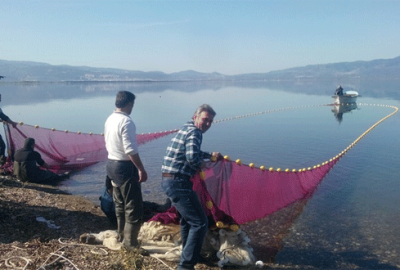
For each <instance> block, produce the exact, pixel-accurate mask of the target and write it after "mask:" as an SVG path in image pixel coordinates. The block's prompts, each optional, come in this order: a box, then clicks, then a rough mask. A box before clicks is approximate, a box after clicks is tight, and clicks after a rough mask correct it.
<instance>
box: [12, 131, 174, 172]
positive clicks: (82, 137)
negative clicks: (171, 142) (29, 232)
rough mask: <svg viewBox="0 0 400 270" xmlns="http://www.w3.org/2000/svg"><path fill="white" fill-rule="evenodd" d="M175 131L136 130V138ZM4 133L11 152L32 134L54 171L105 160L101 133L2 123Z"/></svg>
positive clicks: (143, 139)
mask: <svg viewBox="0 0 400 270" xmlns="http://www.w3.org/2000/svg"><path fill="white" fill-rule="evenodd" d="M174 132H176V130H171V131H163V132H156V133H149V134H138V135H137V137H136V140H137V143H138V144H139V145H142V144H144V143H146V142H149V141H151V140H154V139H157V138H160V137H163V136H166V135H168V134H171V133H174ZM5 133H6V137H7V141H8V144H9V145H8V146H9V150H10V152H11V153H10V154H11V155H13V153H14V152H15V151H16V150H18V149H20V148H22V147H23V145H24V142H25V139H26V138H28V137H31V138H34V139H35V142H36V145H35V150H36V151H38V152H39V153H40V154H41V156H42V158H43V160H44V161H45V162H46V163H47V164H49V165H50V168H51V171H53V172H55V173H62V172H66V171H74V170H79V169H82V168H85V167H87V166H90V165H93V164H95V163H97V162H100V161H104V160H107V150H106V148H105V142H104V136H103V135H101V134H88V133H78V132H67V131H59V130H53V129H46V128H40V127H35V126H31V125H17V127H16V128H13V127H12V126H9V125H5Z"/></svg>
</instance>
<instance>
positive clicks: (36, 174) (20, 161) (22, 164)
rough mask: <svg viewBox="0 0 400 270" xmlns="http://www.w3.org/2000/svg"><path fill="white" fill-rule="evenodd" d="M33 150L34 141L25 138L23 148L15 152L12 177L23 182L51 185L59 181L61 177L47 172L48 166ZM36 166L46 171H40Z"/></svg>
mask: <svg viewBox="0 0 400 270" xmlns="http://www.w3.org/2000/svg"><path fill="white" fill-rule="evenodd" d="M34 148H35V139H33V138H26V139H25V143H24V147H22V148H21V149H19V150H18V151H17V152H15V155H14V176H16V177H17V178H18V179H19V180H21V181H23V182H33V183H51V182H54V181H57V180H61V179H62V176H60V175H58V174H55V173H53V172H51V171H48V170H47V169H49V168H50V167H49V165H48V164H47V163H46V162H45V161H44V160H43V159H42V157H41V155H40V154H39V152H37V151H35V150H34ZM38 165H39V166H41V167H44V168H45V169H46V170H42V169H41V168H40V167H39V166H38Z"/></svg>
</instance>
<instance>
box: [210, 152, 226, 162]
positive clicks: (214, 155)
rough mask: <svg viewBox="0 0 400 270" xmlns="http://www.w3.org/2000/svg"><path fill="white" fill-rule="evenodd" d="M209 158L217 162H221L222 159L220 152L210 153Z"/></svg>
mask: <svg viewBox="0 0 400 270" xmlns="http://www.w3.org/2000/svg"><path fill="white" fill-rule="evenodd" d="M211 157H214V158H216V159H217V160H222V159H223V158H224V157H223V156H222V155H221V153H220V152H212V154H211Z"/></svg>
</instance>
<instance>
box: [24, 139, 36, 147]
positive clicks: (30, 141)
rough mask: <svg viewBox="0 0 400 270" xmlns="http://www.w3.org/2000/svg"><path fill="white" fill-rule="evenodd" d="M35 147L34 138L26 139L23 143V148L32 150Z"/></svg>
mask: <svg viewBox="0 0 400 270" xmlns="http://www.w3.org/2000/svg"><path fill="white" fill-rule="evenodd" d="M34 147H35V139H34V138H26V139H25V143H24V148H27V149H32V150H33V148H34Z"/></svg>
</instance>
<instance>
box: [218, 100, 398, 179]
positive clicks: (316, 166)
mask: <svg viewBox="0 0 400 270" xmlns="http://www.w3.org/2000/svg"><path fill="white" fill-rule="evenodd" d="M333 105H339V106H345V105H350V104H349V103H346V104H344V103H342V104H320V105H302V106H296V107H286V108H280V109H273V110H266V111H261V112H257V113H249V114H243V115H238V116H235V117H227V118H223V119H220V120H217V121H214V123H215V124H218V123H222V122H225V121H231V120H238V119H242V118H246V117H253V116H257V115H262V114H267V113H275V112H281V111H288V110H295V109H303V108H311V107H322V106H333ZM357 105H358V106H374V107H375V106H376V107H388V108H392V109H394V111H393V112H392V113H390V114H388V115H387V116H385V117H383V118H382V119H380V120H378V121H377V122H376V123H375V124H373V125H372V126H371V127H370V128H368V129H367V130H366V131H365V132H363V133H362V134H361V135H360V136H359V137H358V138H357V139H355V140H354V141H353V142H352V143H351V144H350V145H349V146H347V147H346V148H345V149H344V150H343V151H341V152H340V153H339V154H337V155H336V156H334V157H332V158H331V159H329V160H326V161H324V162H322V163H321V164H316V165H314V166H312V167H307V168H301V169H292V170H290V169H289V168H286V169H285V170H284V172H289V171H291V172H296V171H297V172H302V171H306V170H308V171H309V170H311V169H315V168H319V167H320V166H323V165H325V164H328V163H329V162H331V161H333V160H336V159H338V158H340V157H341V156H343V155H344V154H345V153H346V152H347V151H348V150H350V149H351V148H352V147H353V146H354V145H356V144H357V143H358V142H359V141H360V140H361V139H362V138H363V137H365V136H366V135H367V134H368V133H369V132H371V131H372V130H373V129H374V128H375V127H376V126H378V125H379V124H380V123H382V122H383V121H385V120H386V119H388V118H389V117H391V116H393V115H394V114H396V113H397V112H398V110H399V109H398V107H396V106H392V105H384V104H367V103H357ZM224 159H225V160H228V161H230V160H231V158H230V157H229V156H228V155H225V156H224ZM235 162H236V163H237V164H238V165H246V164H242V161H241V160H240V159H236V161H235ZM247 166H249V167H251V168H255V165H254V163H249V164H248V165H247ZM259 169H260V170H262V171H263V170H269V171H274V170H275V171H277V172H280V171H282V169H281V168H277V169H274V168H273V167H269V168H266V167H265V166H264V165H261V166H260V167H259Z"/></svg>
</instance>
